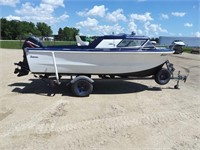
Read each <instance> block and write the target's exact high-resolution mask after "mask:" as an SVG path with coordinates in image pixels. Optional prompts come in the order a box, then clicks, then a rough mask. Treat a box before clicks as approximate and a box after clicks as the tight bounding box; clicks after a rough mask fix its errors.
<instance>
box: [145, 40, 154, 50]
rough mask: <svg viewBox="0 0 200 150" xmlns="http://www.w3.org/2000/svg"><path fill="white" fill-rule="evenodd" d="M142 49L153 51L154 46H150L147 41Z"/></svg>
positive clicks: (149, 42) (150, 43)
mask: <svg viewBox="0 0 200 150" xmlns="http://www.w3.org/2000/svg"><path fill="white" fill-rule="evenodd" d="M143 49H155V46H154V45H153V44H152V42H151V41H148V42H147V43H145V45H144V47H143Z"/></svg>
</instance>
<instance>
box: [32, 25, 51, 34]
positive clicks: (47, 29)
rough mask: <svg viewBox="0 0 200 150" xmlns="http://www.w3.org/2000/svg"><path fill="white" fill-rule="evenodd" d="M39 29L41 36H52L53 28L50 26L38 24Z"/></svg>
mask: <svg viewBox="0 0 200 150" xmlns="http://www.w3.org/2000/svg"><path fill="white" fill-rule="evenodd" d="M36 26H37V29H38V31H39V32H40V33H41V36H50V35H52V30H51V27H50V26H48V25H47V24H46V23H41V22H38V23H37V25H36Z"/></svg>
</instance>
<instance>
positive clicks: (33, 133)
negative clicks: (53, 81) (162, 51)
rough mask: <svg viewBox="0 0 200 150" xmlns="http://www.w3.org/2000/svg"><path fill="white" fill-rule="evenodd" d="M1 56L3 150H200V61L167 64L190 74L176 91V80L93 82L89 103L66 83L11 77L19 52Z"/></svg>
mask: <svg viewBox="0 0 200 150" xmlns="http://www.w3.org/2000/svg"><path fill="white" fill-rule="evenodd" d="M0 54H1V55H0V75H1V80H0V86H1V87H0V91H1V95H0V149H1V150H2V149H5V150H9V149H12V150H14V149H39V150H42V149H44V150H47V149H53V150H54V149H59V150H62V149H66V150H79V149H81V150H90V149H93V150H133V149H142V150H147V149H156V150H157V149H159V150H160V149H172V150H184V149H185V150H188V149H196V150H199V149H200V94H199V93H200V88H199V83H200V55H192V54H182V55H174V56H170V57H169V60H170V61H171V62H172V63H174V66H175V68H176V72H177V71H178V70H181V72H182V74H186V75H187V74H189V77H188V80H187V82H186V83H185V84H184V83H182V82H181V84H180V88H181V89H180V90H175V89H173V86H174V85H175V81H170V83H169V84H167V85H164V86H160V85H157V84H156V83H155V82H154V81H153V80H129V81H127V80H126V81H120V80H117V81H113V80H112V81H105V80H102V81H99V80H98V81H96V82H95V83H94V92H93V93H92V94H91V95H90V96H89V97H86V98H76V97H73V96H72V95H71V93H70V91H69V89H67V88H66V87H65V85H64V84H62V85H61V86H60V87H56V88H54V89H52V88H49V87H47V85H46V83H45V82H43V81H41V80H38V79H36V78H34V77H33V75H32V74H30V75H28V76H26V77H21V78H18V77H16V75H15V74H14V73H13V71H14V68H15V67H14V65H13V63H14V62H18V61H19V60H21V58H22V51H20V50H5V49H0ZM54 94H55V95H54Z"/></svg>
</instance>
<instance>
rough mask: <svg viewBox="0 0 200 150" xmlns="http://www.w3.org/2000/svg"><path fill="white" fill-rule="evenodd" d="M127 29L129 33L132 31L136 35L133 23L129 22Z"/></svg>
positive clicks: (135, 26)
mask: <svg viewBox="0 0 200 150" xmlns="http://www.w3.org/2000/svg"><path fill="white" fill-rule="evenodd" d="M128 29H129V31H130V32H132V31H134V32H136V34H137V25H136V24H135V22H134V21H131V22H129V24H128Z"/></svg>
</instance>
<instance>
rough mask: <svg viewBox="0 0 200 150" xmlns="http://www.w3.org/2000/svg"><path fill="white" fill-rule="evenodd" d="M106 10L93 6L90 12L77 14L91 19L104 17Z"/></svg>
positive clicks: (101, 6) (102, 7) (102, 6)
mask: <svg viewBox="0 0 200 150" xmlns="http://www.w3.org/2000/svg"><path fill="white" fill-rule="evenodd" d="M106 11H107V8H105V6H104V5H100V6H97V5H95V6H94V7H93V8H92V9H90V10H87V9H86V10H84V11H80V12H77V14H78V15H79V16H93V17H104V16H105V14H106Z"/></svg>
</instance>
